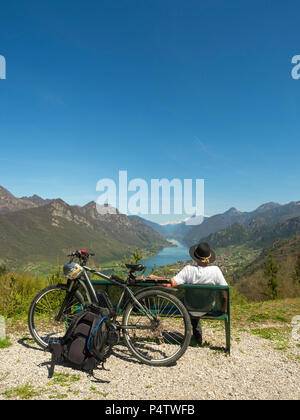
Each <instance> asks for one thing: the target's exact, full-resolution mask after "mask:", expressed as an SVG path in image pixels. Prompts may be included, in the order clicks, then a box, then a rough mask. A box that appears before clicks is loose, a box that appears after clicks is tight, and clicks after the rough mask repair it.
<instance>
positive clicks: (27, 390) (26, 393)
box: [2, 382, 41, 400]
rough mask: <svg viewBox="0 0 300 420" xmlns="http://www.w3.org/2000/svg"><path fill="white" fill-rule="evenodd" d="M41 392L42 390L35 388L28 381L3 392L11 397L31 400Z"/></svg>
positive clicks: (7, 396)
mask: <svg viewBox="0 0 300 420" xmlns="http://www.w3.org/2000/svg"><path fill="white" fill-rule="evenodd" d="M40 393H41V392H40V391H37V390H35V389H34V387H33V386H32V385H31V384H30V383H29V382H27V383H26V384H25V385H24V386H19V387H15V388H10V389H8V390H6V391H4V392H3V393H2V394H3V395H4V396H5V397H6V398H9V399H11V398H14V399H15V398H19V399H21V400H29V399H30V398H32V397H36V396H38V395H40Z"/></svg>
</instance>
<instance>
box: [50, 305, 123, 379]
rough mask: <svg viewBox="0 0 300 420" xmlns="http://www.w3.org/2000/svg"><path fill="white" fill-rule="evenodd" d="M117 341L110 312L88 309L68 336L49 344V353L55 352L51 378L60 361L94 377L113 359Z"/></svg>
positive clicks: (93, 307)
mask: <svg viewBox="0 0 300 420" xmlns="http://www.w3.org/2000/svg"><path fill="white" fill-rule="evenodd" d="M117 341H118V334H117V332H116V330H115V328H114V327H113V325H112V323H111V321H110V313H109V311H108V310H107V309H106V308H100V307H96V306H92V305H90V306H87V307H85V308H84V309H83V310H82V311H81V312H79V313H78V314H77V315H76V316H75V317H74V319H73V320H72V322H71V324H70V326H69V328H68V330H67V332H66V334H65V335H64V336H63V337H61V338H60V339H59V340H58V341H55V342H52V343H50V344H49V345H48V347H47V349H46V350H48V351H50V352H51V353H52V359H51V367H50V370H49V378H51V377H52V376H53V373H54V366H55V363H56V362H58V361H59V362H64V363H66V364H68V365H69V366H71V367H74V368H77V369H81V370H83V371H86V372H89V373H90V374H92V373H93V370H94V369H95V368H96V367H97V366H98V365H99V364H100V363H102V364H103V363H104V362H105V361H106V359H107V358H108V357H109V356H110V354H111V352H112V346H113V344H116V343H117Z"/></svg>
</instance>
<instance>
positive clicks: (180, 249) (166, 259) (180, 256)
mask: <svg viewBox="0 0 300 420" xmlns="http://www.w3.org/2000/svg"><path fill="white" fill-rule="evenodd" d="M167 240H168V241H169V242H171V243H172V244H174V245H176V246H174V247H173V246H172V247H166V248H163V249H162V250H161V251H159V253H158V254H157V255H155V256H154V257H151V258H145V259H143V260H141V262H140V263H141V264H143V265H145V266H146V267H147V270H146V273H147V274H148V273H149V272H150V271H151V270H152V268H153V267H154V265H156V267H161V266H163V265H168V264H174V263H176V262H177V261H185V260H190V259H191V257H190V254H189V248H188V247H187V246H186V245H184V244H182V243H181V242H178V241H176V240H175V239H167Z"/></svg>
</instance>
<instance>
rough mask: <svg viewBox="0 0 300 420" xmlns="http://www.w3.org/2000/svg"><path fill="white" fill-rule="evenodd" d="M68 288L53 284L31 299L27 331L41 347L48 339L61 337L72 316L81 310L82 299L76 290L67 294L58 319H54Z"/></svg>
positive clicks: (46, 343)
mask: <svg viewBox="0 0 300 420" xmlns="http://www.w3.org/2000/svg"><path fill="white" fill-rule="evenodd" d="M67 292H68V288H67V286H66V285H64V284H55V285H52V286H48V287H46V288H45V289H43V290H41V291H40V292H39V293H38V294H37V295H36V297H35V298H34V299H33V301H32V303H31V306H30V309H29V313H28V327H29V331H30V333H31V335H32V337H33V339H34V340H35V341H36V343H37V344H39V345H40V346H41V347H43V348H46V347H47V346H48V344H49V342H50V341H56V340H57V339H58V338H59V337H62V336H63V335H64V334H65V332H66V328H67V327H68V325H69V324H70V322H71V321H72V318H73V317H74V316H75V315H76V314H77V313H78V312H80V311H81V310H82V308H83V304H84V299H83V297H82V295H81V294H80V293H79V292H78V291H76V292H75V293H74V294H73V295H69V296H68V302H67V304H66V307H65V308H64V310H63V312H62V316H61V317H60V320H56V316H57V315H58V313H59V311H60V309H61V307H62V304H63V302H64V300H65V298H66V296H67Z"/></svg>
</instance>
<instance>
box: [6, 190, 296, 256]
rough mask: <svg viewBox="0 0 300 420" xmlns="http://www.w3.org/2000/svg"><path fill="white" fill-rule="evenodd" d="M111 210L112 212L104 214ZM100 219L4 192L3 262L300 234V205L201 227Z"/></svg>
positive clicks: (266, 242)
mask: <svg viewBox="0 0 300 420" xmlns="http://www.w3.org/2000/svg"><path fill="white" fill-rule="evenodd" d="M106 210H108V209H106ZM113 210H115V212H116V214H111V212H109V213H107V214H99V213H98V211H97V209H96V203H95V202H90V203H88V204H86V205H85V206H76V205H72V206H71V205H69V204H67V203H65V202H64V201H63V200H61V199H43V198H41V197H39V196H38V195H33V196H30V197H21V198H17V197H15V196H14V195H13V194H11V193H10V192H9V191H8V190H6V189H5V188H3V187H1V186H0V262H1V261H11V262H14V263H15V264H16V263H18V264H23V263H26V262H37V261H49V262H51V263H54V262H56V259H57V256H59V257H60V258H65V255H66V254H67V253H68V252H69V251H71V250H73V249H78V248H88V249H90V250H93V251H94V252H95V253H96V258H95V262H96V263H99V262H108V261H114V260H118V259H120V258H122V257H123V256H124V255H128V254H129V253H131V252H132V251H133V250H134V249H135V248H136V247H138V248H141V249H144V250H148V251H150V252H155V251H157V250H159V249H160V248H162V247H164V246H168V245H170V243H169V242H168V241H167V239H177V240H179V241H181V242H184V243H185V244H186V245H187V246H191V245H193V244H195V243H197V242H199V241H207V242H209V243H210V244H211V246H212V247H213V248H226V247H228V246H238V245H241V244H242V245H246V246H248V247H252V248H263V247H266V246H270V245H271V244H272V242H273V241H274V240H276V239H278V238H289V237H292V236H293V235H296V234H300V201H292V202H290V203H288V204H283V205H281V204H278V203H274V202H270V203H265V204H263V205H261V206H259V207H258V208H257V209H255V210H253V211H250V212H241V211H239V210H237V209H236V208H234V207H232V208H230V209H229V210H227V211H225V212H224V213H221V214H216V215H214V216H211V217H205V218H204V221H203V222H202V223H201V224H199V225H187V224H186V223H185V221H181V222H179V223H170V224H164V225H160V224H158V223H154V222H151V221H149V220H146V219H144V218H141V217H139V216H129V217H127V216H126V215H124V214H121V213H119V212H118V210H116V209H113Z"/></svg>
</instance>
